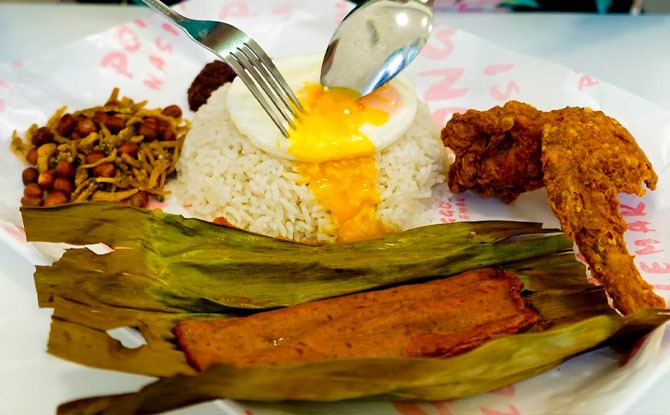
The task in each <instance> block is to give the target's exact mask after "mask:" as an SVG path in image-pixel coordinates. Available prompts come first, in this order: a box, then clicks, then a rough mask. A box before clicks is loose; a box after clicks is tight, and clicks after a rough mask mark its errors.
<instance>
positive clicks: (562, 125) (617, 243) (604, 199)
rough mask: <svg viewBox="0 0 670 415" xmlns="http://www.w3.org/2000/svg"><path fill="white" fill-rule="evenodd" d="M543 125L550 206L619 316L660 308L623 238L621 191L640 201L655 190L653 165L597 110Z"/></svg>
mask: <svg viewBox="0 0 670 415" xmlns="http://www.w3.org/2000/svg"><path fill="white" fill-rule="evenodd" d="M554 113H555V114H556V116H557V118H556V121H555V122H554V123H551V124H547V125H546V126H545V127H544V135H543V138H542V169H543V171H544V183H545V185H546V189H547V195H548V197H549V203H550V205H551V208H552V210H553V212H554V215H555V216H556V217H557V218H558V219H559V221H560V223H561V227H562V228H563V231H564V232H565V233H566V234H567V235H568V236H569V237H570V238H571V239H573V240H574V241H575V242H576V244H577V246H578V247H579V251H580V252H581V253H582V255H584V258H585V259H586V262H587V263H588V264H589V266H590V267H591V272H592V274H593V276H594V277H595V278H596V279H597V280H598V281H600V282H601V283H602V284H603V285H604V286H605V289H606V290H607V292H608V293H609V295H610V296H611V297H612V299H613V300H614V304H615V305H616V307H617V308H618V309H619V310H620V311H621V312H623V313H624V314H628V313H631V312H633V311H635V310H637V309H641V308H648V307H665V302H664V301H663V299H662V298H661V297H659V296H657V295H656V294H654V292H653V288H652V287H651V286H650V285H649V284H648V283H647V282H646V281H644V280H643V279H642V277H641V275H640V273H639V271H638V270H637V268H636V266H635V263H634V262H633V257H632V256H631V255H630V254H629V253H628V250H627V248H626V243H625V241H624V237H623V235H624V232H625V231H626V229H627V225H626V221H625V220H624V218H623V217H622V216H621V214H620V213H619V208H620V202H619V199H618V197H617V195H618V193H630V194H636V195H638V196H641V195H643V194H644V192H645V190H644V188H642V187H641V184H642V182H644V183H645V184H646V186H647V188H649V189H652V190H653V189H655V188H656V182H657V180H658V178H657V176H656V174H655V173H654V171H653V169H652V166H651V163H650V162H649V160H648V159H647V157H646V156H645V154H644V153H643V152H642V150H641V149H640V148H639V147H638V145H637V143H636V142H635V139H634V138H633V137H632V136H631V135H630V133H629V132H628V131H627V130H626V129H625V128H624V127H623V126H621V124H619V123H618V122H617V121H616V120H614V119H613V118H610V117H608V116H607V115H605V114H604V113H602V112H600V111H592V110H589V109H583V108H564V109H562V110H558V111H555V112H554Z"/></svg>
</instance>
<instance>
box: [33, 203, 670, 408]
mask: <svg viewBox="0 0 670 415" xmlns="http://www.w3.org/2000/svg"><path fill="white" fill-rule="evenodd" d="M22 213H23V217H24V224H25V226H26V231H27V235H28V238H29V240H33V241H36V240H39V241H48V242H66V243H70V244H75V245H82V244H94V243H99V242H104V243H106V244H109V245H110V246H112V247H114V248H115V250H114V251H113V252H111V253H109V254H105V255H97V254H95V253H93V252H91V251H90V250H88V249H86V248H73V249H69V250H67V251H66V252H65V254H64V255H63V257H62V258H61V259H60V260H58V261H56V262H55V263H54V264H53V265H52V266H49V267H38V268H37V270H36V273H35V283H36V288H37V292H38V300H39V304H40V306H41V307H53V308H54V315H53V318H52V326H51V332H50V336H49V346H48V350H49V352H50V353H52V354H54V355H56V356H60V357H62V358H65V359H68V360H71V361H74V362H78V363H81V364H84V365H88V366H92V367H97V368H104V369H112V370H119V371H124V372H129V373H137V374H144V375H150V376H157V377H160V378H162V380H159V381H158V382H156V383H154V384H151V385H149V386H147V387H146V388H144V389H142V390H141V391H139V392H137V393H135V394H127V395H118V396H112V397H96V398H91V399H85V400H81V401H75V402H72V403H68V404H65V405H63V406H62V407H61V408H60V409H59V412H60V413H82V414H85V413H151V412H160V411H164V410H169V409H173V408H177V407H180V406H184V405H188V404H190V403H195V402H201V401H205V400H209V399H214V398H221V397H222V398H232V399H250V400H257V401H277V400H312V401H334V400H343V399H358V398H379V397H382V398H394V399H449V398H457V397H464V396H470V395H474V394H477V393H480V392H484V391H488V390H492V389H495V388H498V387H501V386H504V385H508V384H510V383H513V382H516V381H518V380H521V379H525V378H528V377H530V376H533V375H535V374H538V373H541V372H543V371H545V370H547V369H549V368H551V367H553V366H555V365H558V364H560V363H561V362H562V361H564V360H565V359H567V358H569V357H571V356H574V355H575V354H578V353H582V352H584V351H587V350H589V349H591V348H593V347H597V346H598V345H601V344H602V343H603V342H605V341H607V340H608V339H611V338H612V336H614V335H615V334H616V333H621V332H622V331H623V330H624V329H627V330H629V331H632V332H634V333H639V332H640V331H648V330H650V329H651V328H653V327H656V326H657V325H659V324H660V323H661V322H662V321H663V320H665V319H667V318H668V316H667V313H666V314H663V312H661V311H654V310H650V311H648V312H645V313H637V314H634V315H631V316H628V317H626V318H624V317H621V316H619V315H618V314H617V313H615V312H614V311H613V310H612V309H611V308H610V307H609V306H608V305H607V298H606V295H605V293H604V290H603V289H602V288H599V287H594V286H592V285H591V284H589V283H588V282H587V281H586V279H585V268H584V266H583V265H582V264H581V263H579V262H578V261H576V259H575V257H574V252H573V251H572V242H570V241H569V240H568V239H567V238H566V237H565V236H564V235H563V234H557V233H556V232H555V231H549V230H543V229H542V228H541V225H539V224H534V223H519V222H504V221H494V222H475V223H459V224H449V225H434V226H427V227H423V228H419V229H415V230H412V231H407V232H401V233H397V234H392V235H387V236H385V237H383V238H380V239H376V240H373V241H367V242H362V243H356V244H350V245H339V246H323V247H315V246H307V245H301V244H295V243H292V242H286V241H280V240H276V239H272V238H267V237H263V236H259V235H254V234H251V233H247V232H243V231H240V230H235V229H229V228H222V227H218V226H215V225H212V224H209V223H207V222H202V221H198V220H194V219H184V218H182V217H180V216H176V215H170V214H166V213H163V212H160V211H146V210H140V209H134V208H129V207H121V206H119V205H116V204H92V203H91V204H81V205H66V206H64V207H58V208H49V209H44V208H35V209H31V208H24V209H22ZM484 266H499V267H502V268H504V269H506V270H509V271H512V272H514V273H516V274H517V275H519V277H520V278H521V279H522V280H523V281H524V284H525V289H526V292H525V294H526V295H527V298H528V300H529V301H530V302H531V304H532V305H533V306H534V307H536V308H537V309H538V310H539V311H540V313H541V315H542V323H541V324H538V325H537V326H536V327H534V328H533V329H532V330H531V331H529V332H527V333H526V334H522V335H515V336H509V337H505V338H501V339H497V340H494V341H491V342H489V343H486V344H485V345H483V346H481V347H480V348H477V349H475V350H473V351H471V352H468V353H466V354H463V355H459V356H456V357H453V358H449V359H444V360H440V359H348V360H338V361H325V362H316V363H305V364H286V365H280V366H273V367H255V368H245V369H237V368H233V367H229V366H225V365H215V366H212V367H211V368H210V369H208V370H207V371H205V372H203V373H201V374H194V370H193V369H192V368H191V367H190V366H189V365H188V364H187V363H186V360H185V357H184V355H183V353H182V352H181V351H180V350H179V349H178V347H177V346H176V342H175V339H174V336H173V334H172V331H171V329H172V327H173V326H174V324H175V322H177V321H178V320H180V319H184V318H201V319H210V318H226V317H228V316H240V315H246V314H248V313H252V312H258V311H262V310H263V309H265V308H272V307H277V306H282V305H291V304H295V303H300V302H304V301H309V300H313V299H319V298H325V297H332V296H336V295H342V294H348V293H352V292H358V291H362V290H367V289H373V288H379V287H384V286H388V285H393V284H398V283H404V282H408V281H421V280H425V279H430V278H436V277H442V276H447V275H452V274H456V273H459V272H462V271H465V270H469V269H476V268H481V267H484ZM120 327H125V328H130V329H134V330H137V331H138V332H139V333H140V334H141V335H142V337H143V338H144V340H145V342H146V344H145V345H143V346H140V347H138V348H134V349H129V348H126V347H124V346H123V345H122V344H121V343H120V342H119V341H117V340H115V339H113V338H112V337H110V335H109V334H108V330H110V329H114V328H120ZM537 350H542V351H543V353H537ZM545 351H546V352H545Z"/></svg>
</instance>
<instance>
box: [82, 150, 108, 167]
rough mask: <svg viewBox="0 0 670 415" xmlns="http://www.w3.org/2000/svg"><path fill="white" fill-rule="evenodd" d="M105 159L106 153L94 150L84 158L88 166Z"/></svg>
mask: <svg viewBox="0 0 670 415" xmlns="http://www.w3.org/2000/svg"><path fill="white" fill-rule="evenodd" d="M103 158H105V153H104V152H102V151H100V150H93V151H90V152H88V153H86V156H85V157H84V159H85V161H86V164H91V163H95V162H96V161H98V160H100V159H103Z"/></svg>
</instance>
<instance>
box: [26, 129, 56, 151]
mask: <svg viewBox="0 0 670 415" xmlns="http://www.w3.org/2000/svg"><path fill="white" fill-rule="evenodd" d="M53 139H54V133H52V132H51V130H50V129H49V128H47V127H40V128H38V129H37V130H35V132H34V133H33V135H32V137H30V141H31V142H32V143H33V144H34V145H36V146H38V147H39V146H41V145H42V144H46V143H50V142H52V141H53Z"/></svg>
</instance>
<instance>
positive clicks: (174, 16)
mask: <svg viewBox="0 0 670 415" xmlns="http://www.w3.org/2000/svg"><path fill="white" fill-rule="evenodd" d="M142 2H143V3H144V4H146V5H147V6H149V7H151V8H152V9H154V10H155V11H157V12H158V13H160V14H162V15H163V16H165V17H167V18H168V19H170V20H172V21H173V22H175V23H178V24H179V23H182V22H185V21H186V20H187V19H186V18H185V17H184V16H182V15H181V14H179V13H177V12H176V11H174V10H172V8H170V7H169V6H167V5H166V4H165V3H163V2H162V1H159V0H142Z"/></svg>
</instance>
